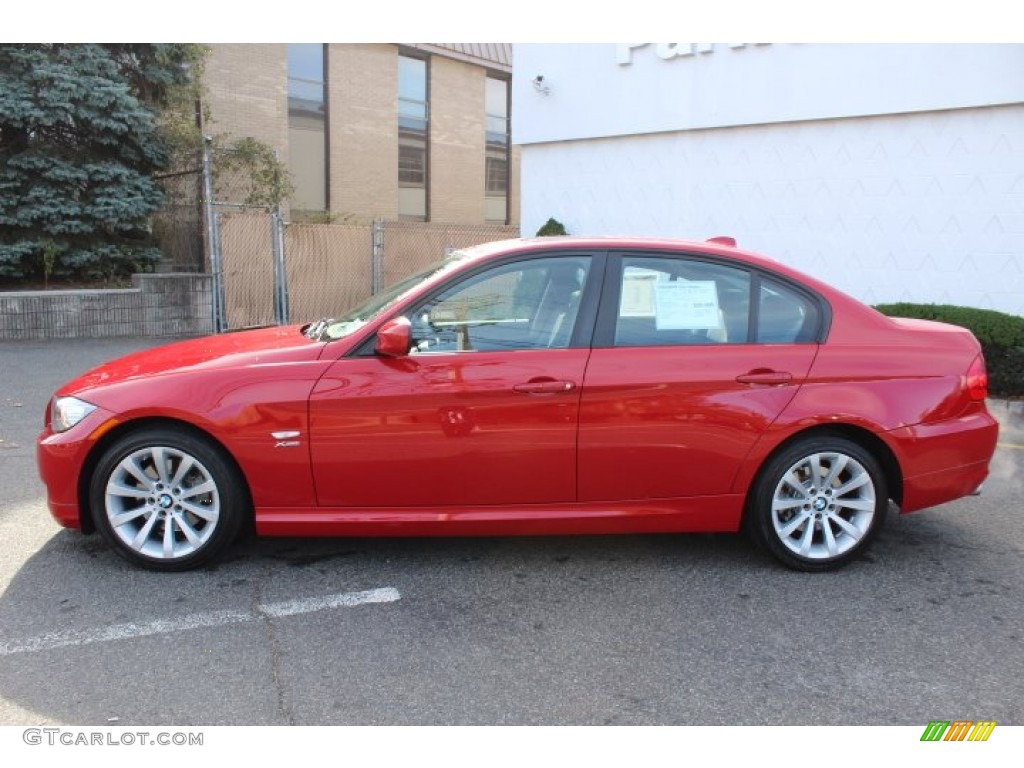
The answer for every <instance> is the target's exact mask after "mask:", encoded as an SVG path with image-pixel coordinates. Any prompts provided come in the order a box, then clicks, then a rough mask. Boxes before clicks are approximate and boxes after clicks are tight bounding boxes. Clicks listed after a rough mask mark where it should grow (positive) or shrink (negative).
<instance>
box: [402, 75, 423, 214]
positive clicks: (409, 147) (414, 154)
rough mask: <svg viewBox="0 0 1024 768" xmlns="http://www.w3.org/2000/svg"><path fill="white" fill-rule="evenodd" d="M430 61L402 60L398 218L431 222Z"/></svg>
mask: <svg viewBox="0 0 1024 768" xmlns="http://www.w3.org/2000/svg"><path fill="white" fill-rule="evenodd" d="M429 121H430V107H429V103H428V100H427V61H426V60H425V59H416V58H413V57H411V56H399V57H398V215H399V216H400V217H401V218H403V219H415V220H418V221H426V220H427V189H428V183H429V178H428V177H429V173H428V164H427V129H428V127H429Z"/></svg>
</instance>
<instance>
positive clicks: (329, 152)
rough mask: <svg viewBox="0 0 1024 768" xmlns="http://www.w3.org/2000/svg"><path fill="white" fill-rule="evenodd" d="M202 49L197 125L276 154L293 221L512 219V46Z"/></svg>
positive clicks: (515, 188)
mask: <svg viewBox="0 0 1024 768" xmlns="http://www.w3.org/2000/svg"><path fill="white" fill-rule="evenodd" d="M209 48H210V50H209V54H208V59H207V62H206V67H205V73H204V84H205V86H206V99H207V107H208V111H209V114H210V118H211V125H209V126H208V127H207V130H208V132H212V133H224V134H228V135H231V136H235V137H245V136H251V137H253V138H255V139H258V140H260V141H262V142H264V143H266V144H268V145H269V146H271V147H273V148H274V149H276V150H277V151H278V153H279V157H280V158H281V159H282V161H284V162H285V163H286V164H287V166H288V168H289V169H290V170H291V173H292V179H293V183H294V184H295V187H296V191H295V194H294V195H293V197H292V200H291V216H292V218H293V219H301V218H303V216H306V217H309V216H310V215H311V214H322V213H323V212H329V213H331V214H336V215H338V216H341V217H346V218H355V219H359V220H366V219H371V218H382V219H386V220H399V219H402V220H410V221H424V222H431V223H443V224H466V225H482V224H502V225H503V224H510V225H512V226H517V225H518V221H519V184H518V166H519V162H518V153H517V152H516V151H514V149H513V148H512V146H511V143H510V141H509V135H510V129H509V125H510V119H509V118H510V103H511V101H510V91H511V88H510V80H511V70H512V67H511V63H512V62H511V48H512V47H511V45H508V44H454V43H429V44H428V43H421V44H413V45H398V44H391V43H382V44H334V43H332V44H324V45H321V44H305V43H303V44H292V45H286V44H214V45H211V46H210V47H209Z"/></svg>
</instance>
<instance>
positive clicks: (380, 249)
mask: <svg viewBox="0 0 1024 768" xmlns="http://www.w3.org/2000/svg"><path fill="white" fill-rule="evenodd" d="M371 259H372V261H371V262H370V265H371V269H370V293H371V294H375V293H378V292H379V291H380V289H381V284H380V283H381V277H382V275H383V267H384V220H383V219H374V220H373V253H372V256H371Z"/></svg>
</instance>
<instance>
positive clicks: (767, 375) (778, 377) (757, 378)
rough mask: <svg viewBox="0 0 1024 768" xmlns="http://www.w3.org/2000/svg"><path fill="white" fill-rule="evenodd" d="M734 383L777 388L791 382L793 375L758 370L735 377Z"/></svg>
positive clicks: (784, 372)
mask: <svg viewBox="0 0 1024 768" xmlns="http://www.w3.org/2000/svg"><path fill="white" fill-rule="evenodd" d="M736 381H738V382H739V383H740V384H762V385H765V386H770V387H779V386H782V385H783V384H789V383H790V382H791V381H793V374H791V373H789V372H788V371H769V370H765V369H763V368H760V369H756V370H753V371H750V372H749V373H744V374H741V375H740V376H737V377H736Z"/></svg>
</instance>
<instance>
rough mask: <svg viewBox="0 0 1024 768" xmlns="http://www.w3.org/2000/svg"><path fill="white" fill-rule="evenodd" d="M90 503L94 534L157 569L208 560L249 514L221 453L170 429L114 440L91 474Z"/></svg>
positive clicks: (185, 567)
mask: <svg viewBox="0 0 1024 768" xmlns="http://www.w3.org/2000/svg"><path fill="white" fill-rule="evenodd" d="M161 463H162V465H163V467H164V469H163V472H159V471H158V469H157V467H158V466H159V465H160V464H161ZM89 504H90V507H91V510H92V517H93V521H94V522H95V523H96V528H97V530H99V532H100V533H101V534H102V535H103V538H104V539H106V540H107V542H108V543H109V544H110V545H111V546H112V547H113V548H114V549H115V550H116V551H117V552H118V554H120V555H121V556H122V557H124V558H126V559H128V560H129V561H131V562H133V563H135V564H137V565H141V566H143V567H145V568H149V569H151V570H156V571H184V570H188V569H190V568H195V567H197V566H199V565H203V564H204V563H208V562H210V561H211V560H213V559H214V558H215V557H217V556H218V555H219V554H220V553H221V552H222V551H223V550H224V548H225V547H226V546H228V545H229V544H230V543H231V542H232V541H234V540H235V538H236V537H237V535H238V533H239V531H240V529H241V525H242V522H243V520H244V519H246V518H247V517H249V516H250V510H251V506H250V503H249V494H248V492H247V490H246V487H245V482H244V480H243V478H242V477H241V476H240V474H239V472H238V470H237V469H236V467H235V465H234V464H233V462H231V461H230V460H229V459H228V458H227V457H226V456H225V455H224V453H223V451H222V450H221V449H220V448H219V447H217V446H215V445H214V444H212V443H211V442H210V441H208V440H206V439H204V438H202V437H200V436H198V435H195V434H193V433H191V432H188V431H186V430H182V429H175V428H172V427H159V428H146V429H140V430H139V431H136V432H131V433H129V434H127V435H125V436H124V437H122V438H120V439H118V440H117V441H115V442H114V443H113V444H112V445H111V446H110V447H109V448H108V449H107V450H106V451H105V452H104V454H103V456H102V458H100V460H99V462H98V463H97V465H96V469H95V470H94V472H93V474H92V478H91V479H90V483H89Z"/></svg>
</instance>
